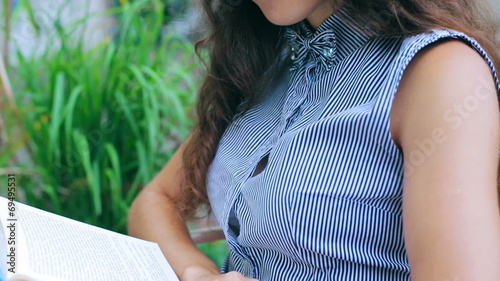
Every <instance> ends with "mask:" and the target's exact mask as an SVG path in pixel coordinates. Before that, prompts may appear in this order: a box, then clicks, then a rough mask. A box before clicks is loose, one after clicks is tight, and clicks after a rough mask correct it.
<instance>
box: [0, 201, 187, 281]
mask: <svg viewBox="0 0 500 281" xmlns="http://www.w3.org/2000/svg"><path fill="white" fill-rule="evenodd" d="M8 202H9V201H8V200H7V199H6V198H3V197H0V222H1V231H0V255H1V256H0V262H1V265H0V266H1V270H2V272H1V274H0V280H9V281H20V280H33V281H35V280H36V281H63V280H64V281H80V280H81V281H98V280H106V281H110V280H131V281H132V280H133V281H136V280H155V281H157V280H158V281H162V280H164V281H178V280H179V279H178V278H177V277H176V275H175V273H174V271H173V270H172V268H171V267H170V265H169V264H168V262H167V260H166V259H165V257H164V256H163V254H162V252H161V250H160V247H159V246H158V244H156V243H153V242H149V241H144V240H141V239H137V238H133V237H129V236H126V235H123V234H118V233H115V232H112V231H108V230H105V229H102V228H98V227H95V226H91V225H88V224H85V223H81V222H78V221H75V220H71V219H68V218H64V217H61V216H58V215H55V214H51V213H48V212H45V211H42V210H39V209H36V208H33V207H30V206H27V205H24V204H21V203H18V202H15V211H14V212H12V213H11V212H10V210H9V206H8ZM13 241H14V242H15V245H14V242H13ZM14 246H15V247H14ZM2 276H3V278H2Z"/></svg>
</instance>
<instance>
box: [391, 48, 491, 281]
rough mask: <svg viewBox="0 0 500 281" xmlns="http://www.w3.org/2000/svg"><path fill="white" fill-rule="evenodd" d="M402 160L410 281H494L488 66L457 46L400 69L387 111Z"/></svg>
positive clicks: (430, 53)
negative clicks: (393, 96)
mask: <svg viewBox="0 0 500 281" xmlns="http://www.w3.org/2000/svg"><path fill="white" fill-rule="evenodd" d="M391 132H392V135H393V139H394V140H395V142H396V143H397V144H398V145H399V146H400V147H401V149H402V151H403V155H404V166H405V178H404V192H403V224H404V235H405V244H406V248H407V254H408V258H409V261H410V266H411V271H412V280H415V281H419V280H429V281H432V280H484V281H486V280H492V281H493V280H499V279H500V266H499V264H500V215H499V213H500V210H499V203H498V197H497V167H498V149H499V145H500V125H499V109H498V100H497V95H496V87H495V85H494V82H493V79H492V75H491V72H490V68H489V67H488V65H487V64H486V63H485V61H484V59H483V58H482V57H481V56H480V55H479V54H478V53H477V52H475V51H474V50H472V49H471V48H470V47H468V46H467V45H465V44H464V43H462V42H459V41H447V42H443V43H441V44H436V45H434V46H431V47H428V48H427V49H425V50H424V51H422V52H421V53H420V54H418V55H417V57H416V58H415V59H414V60H413V61H412V62H411V64H410V65H409V67H408V68H407V70H406V71H405V74H404V77H403V80H402V82H401V84H400V87H399V89H398V93H397V94H396V97H395V100H394V103H393V109H392V113H391Z"/></svg>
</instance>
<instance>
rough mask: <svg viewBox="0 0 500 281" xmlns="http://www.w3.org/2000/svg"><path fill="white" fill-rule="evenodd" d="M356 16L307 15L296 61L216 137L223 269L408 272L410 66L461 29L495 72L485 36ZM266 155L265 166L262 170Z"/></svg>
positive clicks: (215, 188) (350, 276) (341, 277)
mask: <svg viewBox="0 0 500 281" xmlns="http://www.w3.org/2000/svg"><path fill="white" fill-rule="evenodd" d="M349 19H350V18H349V16H348V14H347V13H346V12H345V11H343V10H342V11H340V12H337V13H336V14H334V15H332V16H331V17H329V18H328V19H327V20H326V21H325V22H324V23H323V24H322V25H321V26H320V27H319V28H318V30H317V31H316V32H313V31H310V30H308V27H307V26H306V25H305V24H304V22H303V23H301V24H300V25H299V26H300V28H301V29H302V30H299V34H294V33H289V35H290V34H291V35H298V36H304V38H301V39H300V40H299V41H304V42H305V41H307V42H306V43H304V42H298V45H296V43H297V42H290V43H291V45H293V47H294V49H293V51H287V53H288V55H290V56H292V57H293V58H294V59H295V60H294V61H293V62H292V66H291V69H292V70H291V71H286V73H285V74H284V75H282V76H281V79H280V80H279V83H276V84H275V85H274V86H273V87H272V88H270V89H269V92H268V93H266V98H265V99H264V100H263V101H262V102H260V103H259V104H257V105H256V106H253V107H252V108H251V109H250V110H249V111H248V112H246V113H245V114H240V115H238V116H237V118H236V119H235V121H234V122H233V123H232V124H231V125H230V126H229V127H228V128H227V130H226V131H225V133H224V135H223V137H222V139H221V140H220V143H219V146H218V149H217V153H216V156H215V158H214V161H213V163H212V165H211V166H210V169H209V175H208V179H207V184H208V193H209V198H210V202H211V206H212V208H213V211H214V214H215V215H216V217H217V219H218V221H219V222H220V224H221V226H222V228H223V229H224V231H225V234H226V237H227V240H228V243H229V245H230V247H231V253H230V255H229V257H228V259H227V260H226V263H225V265H224V266H223V268H222V272H227V271H232V270H236V271H239V272H241V273H243V274H244V275H246V276H248V277H253V278H257V279H259V280H260V281H271V280H318V281H319V280H321V281H328V280H335V281H348V280H356V281H357V280H370V281H376V280H383V281H390V280H398V281H401V280H409V279H410V274H409V272H410V269H409V264H408V260H407V256H406V251H405V245H404V240H403V228H402V179H403V156H402V153H401V151H400V150H399V149H398V148H397V147H396V146H395V144H394V142H393V140H392V139H391V134H390V131H389V114H390V109H391V104H392V100H393V97H394V94H395V93H396V90H397V88H398V85H399V83H400V80H401V78H402V75H403V71H404V70H405V68H406V67H407V65H408V64H409V62H410V60H411V59H412V58H413V57H414V56H415V54H416V53H417V52H418V51H419V50H421V49H422V48H424V47H426V46H428V45H429V44H431V43H434V42H436V41H438V40H441V39H445V38H457V39H460V40H463V41H465V42H467V43H469V44H470V45H471V47H473V48H474V49H475V50H477V51H478V52H479V53H480V54H481V55H482V56H483V57H484V58H485V60H486V61H487V62H488V63H489V65H490V66H491V68H492V72H493V74H494V75H495V78H496V77H497V76H496V73H495V70H494V66H493V64H492V62H491V60H490V59H489V58H488V56H487V54H486V53H485V52H484V50H483V49H482V48H481V47H480V46H479V44H478V43H477V42H476V41H475V40H474V39H472V38H470V37H467V36H466V35H464V34H462V33H459V32H457V31H453V30H434V31H430V32H428V33H425V34H421V35H417V36H414V37H409V38H384V37H377V36H367V35H365V34H363V33H361V32H360V31H358V29H356V28H355V25H354V24H353V23H352V21H351V20H349ZM332 33H333V34H334V36H333V38H334V40H333V41H334V43H333V45H332V44H329V43H328V42H330V41H331V38H332V35H331V34H332ZM325 34H328V35H325ZM315 36H326V38H327V39H328V40H326V41H325V40H324V41H325V42H327V43H317V44H316V43H314V42H319V41H320V40H319V39H318V40H317V38H315ZM289 39H290V40H295V39H296V38H295V39H294V38H293V36H291V37H290V36H289ZM296 41H297V40H296ZM311 42H313V43H314V44H315V46H313V45H314V44H313V43H311ZM297 48H324V50H321V49H320V50H315V51H311V50H306V51H307V52H306V53H304V50H300V49H299V50H298V49H297ZM331 48H333V51H330V49H331ZM322 51H325V52H322ZM332 52H333V58H331V55H332ZM323 53H324V54H325V55H324V56H323V57H322V54H323ZM299 56H300V57H299ZM497 81H498V79H497ZM498 85H499V87H500V84H498ZM261 160H262V161H266V160H267V166H265V168H264V169H263V170H262V172H260V173H254V172H255V168H256V166H257V164H258V163H259V162H261Z"/></svg>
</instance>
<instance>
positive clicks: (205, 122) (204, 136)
mask: <svg viewBox="0 0 500 281" xmlns="http://www.w3.org/2000/svg"><path fill="white" fill-rule="evenodd" d="M201 1H202V7H203V10H204V14H205V16H206V19H207V22H208V24H209V34H208V36H207V37H206V38H204V39H202V40H200V41H199V42H198V43H197V44H196V50H197V52H198V55H199V56H200V57H201V55H200V53H201V50H203V49H205V50H207V51H208V59H209V62H208V64H207V73H206V76H205V79H204V82H203V84H202V86H201V88H200V91H199V96H198V103H197V107H196V113H197V124H196V127H195V128H194V131H193V132H192V134H191V136H190V138H189V140H188V142H187V144H186V147H185V151H184V155H183V169H184V177H183V180H182V183H181V185H182V186H181V195H180V197H179V198H177V200H176V202H177V207H178V208H179V210H180V211H181V213H182V214H183V216H184V217H191V216H193V215H194V214H195V211H196V210H197V209H198V207H200V206H202V205H205V206H208V197H207V190H206V178H207V172H208V168H209V166H210V164H211V162H212V160H213V158H214V156H215V151H216V148H217V144H218V142H219V139H220V137H221V136H222V134H223V132H224V130H225V129H226V127H227V126H228V125H229V124H230V123H231V121H232V119H233V118H234V116H235V114H236V112H237V111H238V110H242V111H245V110H246V109H248V108H249V107H250V106H251V105H253V104H255V103H256V102H257V101H258V100H259V98H260V96H259V93H261V92H263V91H262V89H263V88H264V87H266V85H268V83H269V82H270V81H271V80H272V76H273V74H274V73H276V72H277V71H274V70H275V69H274V68H276V67H277V65H279V58H280V56H279V54H280V53H281V52H282V50H283V48H284V47H285V46H286V42H285V39H284V27H281V26H276V25H273V24H272V23H270V22H269V21H268V20H267V19H266V17H265V16H264V14H263V13H262V11H261V10H260V8H259V7H258V6H257V5H256V4H255V3H253V2H252V1H250V0H219V1H211V0H201ZM332 4H336V5H337V6H339V5H338V4H342V5H343V6H344V8H345V9H347V10H348V11H349V12H350V15H351V16H353V17H354V19H355V20H356V21H358V22H359V23H362V24H361V25H360V26H364V27H365V28H366V31H367V32H375V33H377V34H379V35H381V36H391V37H399V36H409V35H414V34H418V33H423V32H426V31H428V30H430V29H436V28H446V29H454V30H457V31H461V32H463V33H465V34H468V35H470V36H472V37H474V38H475V39H476V40H477V41H478V42H479V43H480V44H481V45H482V47H483V48H484V49H485V50H486V51H487V52H488V54H489V55H490V57H491V58H492V59H493V61H494V63H495V65H496V68H497V69H500V53H499V52H498V51H497V49H496V47H495V45H496V43H497V42H496V41H495V40H496V39H495V38H496V34H497V26H496V22H495V21H494V18H495V17H494V14H493V13H492V12H490V11H491V9H488V8H487V3H486V2H484V1H483V2H481V1H473V0H444V1H435V0H411V1H410V0H399V1H398V0H371V1H370V0H346V1H344V2H342V3H335V2H334V1H333V0H332ZM239 106H242V107H241V108H239Z"/></svg>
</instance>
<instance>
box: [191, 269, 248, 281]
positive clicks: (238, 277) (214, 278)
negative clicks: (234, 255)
mask: <svg viewBox="0 0 500 281" xmlns="http://www.w3.org/2000/svg"><path fill="white" fill-rule="evenodd" d="M181 281H258V280H257V279H253V278H248V277H245V276H243V274H241V273H239V272H237V271H231V272H228V273H226V274H221V273H215V272H213V271H209V270H207V269H204V268H200V267H191V268H188V269H186V271H185V272H184V274H183V275H182V277H181Z"/></svg>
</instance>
